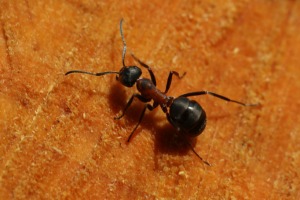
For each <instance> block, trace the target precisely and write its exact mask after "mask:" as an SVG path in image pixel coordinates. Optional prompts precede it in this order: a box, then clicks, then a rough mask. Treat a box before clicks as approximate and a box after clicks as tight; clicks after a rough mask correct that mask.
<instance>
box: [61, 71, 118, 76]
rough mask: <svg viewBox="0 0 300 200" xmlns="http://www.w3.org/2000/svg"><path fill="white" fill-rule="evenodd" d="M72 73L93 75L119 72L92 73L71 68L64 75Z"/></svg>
mask: <svg viewBox="0 0 300 200" xmlns="http://www.w3.org/2000/svg"><path fill="white" fill-rule="evenodd" d="M72 73H81V74H89V75H93V76H102V75H105V74H119V72H100V73H92V72H86V71H81V70H72V71H68V72H67V73H65V75H68V74H72Z"/></svg>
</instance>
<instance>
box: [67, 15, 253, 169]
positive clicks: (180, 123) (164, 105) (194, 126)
mask: <svg viewBox="0 0 300 200" xmlns="http://www.w3.org/2000/svg"><path fill="white" fill-rule="evenodd" d="M122 23H123V19H121V21H120V34H121V38H122V41H123V52H122V64H123V67H122V68H121V70H120V71H119V72H117V71H107V72H100V73H92V72H86V71H81V70H72V71H68V72H67V73H65V75H68V74H71V73H83V74H89V75H93V76H103V75H106V74H117V76H116V79H117V80H118V81H119V82H120V83H121V84H122V85H124V86H126V87H133V85H134V84H136V87H137V90H138V91H139V93H135V94H133V95H132V96H131V98H130V99H129V101H128V102H127V104H126V106H125V108H124V109H123V112H122V114H121V115H120V116H118V117H115V118H114V119H117V120H119V119H121V118H122V117H123V116H124V114H125V112H126V111H127V109H128V108H129V107H130V105H131V103H132V102H133V99H134V98H137V99H138V100H140V101H141V102H143V103H145V106H144V108H143V110H142V113H141V115H140V118H139V121H138V123H137V124H136V126H135V127H134V129H133V131H132V132H131V133H130V135H129V137H128V139H127V142H130V140H131V137H132V136H133V133H134V132H135V130H136V129H137V128H138V126H139V125H140V123H141V121H142V119H143V117H144V114H145V112H146V110H147V109H148V110H149V111H152V110H153V109H155V108H156V107H158V106H160V107H161V109H162V111H163V112H164V113H166V117H167V120H168V121H169V123H170V124H171V125H172V126H173V127H175V129H176V130H177V131H178V132H179V133H181V134H182V135H183V136H187V137H196V136H198V135H200V134H201V133H202V132H203V130H204V129H205V126H206V113H205V111H204V110H203V108H202V107H201V106H200V104H199V103H197V102H196V101H194V100H190V99H189V98H187V97H191V96H198V95H212V96H214V97H217V98H219V99H222V100H225V101H228V102H233V103H237V104H240V105H242V106H255V105H257V104H246V103H242V102H239V101H235V100H232V99H229V98H227V97H225V96H222V95H219V94H216V93H214V92H209V91H199V92H191V93H186V94H182V95H180V96H179V97H177V98H174V97H172V96H167V95H166V94H167V92H168V91H169V88H170V86H171V82H172V77H173V75H175V76H177V77H178V78H179V79H181V78H182V77H183V76H185V74H186V73H185V72H184V74H183V75H181V76H180V75H179V73H178V72H176V71H170V72H169V76H168V80H167V84H166V88H165V91H164V92H161V91H160V90H158V89H157V88H156V79H155V76H154V73H153V71H152V69H151V68H150V67H149V66H148V65H147V64H145V63H143V62H142V61H141V60H139V59H138V58H137V57H135V55H134V54H132V53H131V56H132V57H133V59H134V60H135V61H137V62H138V63H139V64H140V65H141V66H143V67H144V68H146V69H147V70H148V72H149V74H150V77H151V80H150V79H147V78H140V77H141V75H142V70H141V69H140V68H139V67H137V66H126V65H125V54H126V48H127V46H126V42H125V38H124V35H123V30H122ZM151 100H153V103H152V105H151V104H150V103H149V102H150V101H151ZM187 143H188V144H189V146H190V147H191V149H192V151H193V152H194V153H195V154H196V155H197V157H198V158H200V159H201V160H202V162H203V163H205V164H206V165H209V166H210V164H209V163H208V162H207V161H205V160H204V159H203V158H202V157H201V156H200V155H199V154H198V153H197V152H196V151H195V150H194V148H193V147H192V145H191V144H190V143H189V142H188V141H187Z"/></svg>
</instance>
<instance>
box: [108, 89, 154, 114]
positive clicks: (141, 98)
mask: <svg viewBox="0 0 300 200" xmlns="http://www.w3.org/2000/svg"><path fill="white" fill-rule="evenodd" d="M135 97H136V98H138V99H139V100H140V101H142V102H145V103H146V102H149V100H148V99H145V98H144V97H143V96H142V95H140V94H134V95H132V96H131V98H130V99H129V101H128V102H127V104H126V106H125V108H124V110H123V113H122V114H121V115H120V116H119V117H115V118H114V119H116V120H119V119H121V118H122V117H123V116H124V115H125V112H126V111H127V109H128V108H129V106H130V105H131V103H132V101H133V99H134V98H135Z"/></svg>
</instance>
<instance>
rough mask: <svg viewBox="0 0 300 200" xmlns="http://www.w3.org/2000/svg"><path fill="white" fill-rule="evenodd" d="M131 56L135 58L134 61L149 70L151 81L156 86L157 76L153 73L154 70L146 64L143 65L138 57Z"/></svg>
mask: <svg viewBox="0 0 300 200" xmlns="http://www.w3.org/2000/svg"><path fill="white" fill-rule="evenodd" d="M131 56H132V57H133V59H134V60H135V61H137V62H138V63H140V65H142V66H143V67H145V68H147V70H148V72H149V74H150V76H151V81H152V82H153V84H154V85H155V86H156V79H155V76H154V73H153V71H152V69H151V68H150V67H149V66H148V65H147V64H145V63H143V62H142V61H141V60H140V59H138V58H137V57H135V55H134V54H133V53H131Z"/></svg>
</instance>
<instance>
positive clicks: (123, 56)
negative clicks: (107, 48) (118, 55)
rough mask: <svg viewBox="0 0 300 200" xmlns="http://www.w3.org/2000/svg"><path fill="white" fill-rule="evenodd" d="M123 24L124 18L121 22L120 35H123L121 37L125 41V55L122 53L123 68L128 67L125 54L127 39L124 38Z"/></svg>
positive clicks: (124, 52) (124, 51)
mask: <svg viewBox="0 0 300 200" xmlns="http://www.w3.org/2000/svg"><path fill="white" fill-rule="evenodd" d="M122 24H123V18H122V19H121V21H120V33H121V37H122V41H123V45H124V46H123V53H122V63H123V67H126V65H125V54H126V48H127V46H126V42H125V38H124V34H123V28H122Z"/></svg>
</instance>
